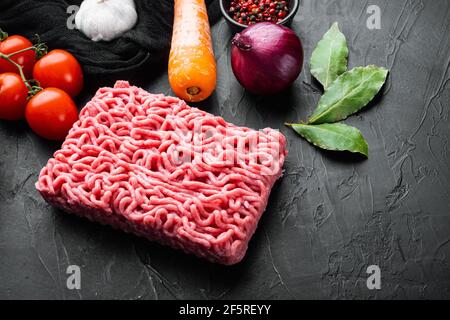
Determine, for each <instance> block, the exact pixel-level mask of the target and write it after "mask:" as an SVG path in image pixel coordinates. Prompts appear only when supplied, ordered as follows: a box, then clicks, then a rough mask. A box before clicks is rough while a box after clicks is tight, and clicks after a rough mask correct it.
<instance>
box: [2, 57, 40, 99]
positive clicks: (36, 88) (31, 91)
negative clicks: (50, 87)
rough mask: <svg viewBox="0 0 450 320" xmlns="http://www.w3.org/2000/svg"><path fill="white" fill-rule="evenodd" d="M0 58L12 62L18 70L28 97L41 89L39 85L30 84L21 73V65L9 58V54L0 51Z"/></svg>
mask: <svg viewBox="0 0 450 320" xmlns="http://www.w3.org/2000/svg"><path fill="white" fill-rule="evenodd" d="M0 59H5V60H6V61H8V62H10V63H11V64H13V65H14V66H15V67H16V68H17V69H18V70H19V75H20V78H22V81H23V83H24V84H25V86H26V87H27V89H28V95H29V97H32V96H34V95H35V94H36V93H38V92H39V91H41V90H42V88H41V87H39V86H32V85H31V84H30V82H29V81H28V80H27V78H26V77H25V74H24V73H23V67H22V66H21V65H20V64H18V63H17V62H15V61H14V60H13V59H11V58H10V54H9V55H8V54H3V53H1V52H0Z"/></svg>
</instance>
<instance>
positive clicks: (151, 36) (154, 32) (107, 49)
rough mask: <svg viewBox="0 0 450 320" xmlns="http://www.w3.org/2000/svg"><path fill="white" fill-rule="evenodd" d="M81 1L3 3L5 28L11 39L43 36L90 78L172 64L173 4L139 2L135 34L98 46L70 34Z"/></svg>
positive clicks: (0, 12) (214, 4) (212, 11)
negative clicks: (73, 13)
mask: <svg viewBox="0 0 450 320" xmlns="http://www.w3.org/2000/svg"><path fill="white" fill-rule="evenodd" d="M81 2H82V1H81V0H78V1H64V0H52V1H50V0H47V1H41V0H1V1H0V28H2V29H3V30H4V31H6V32H8V33H9V34H20V35H24V36H26V37H30V38H33V35H35V34H39V36H40V38H41V40H42V41H43V42H45V43H47V45H48V46H49V49H57V48H58V49H66V50H68V51H69V52H71V53H72V54H74V55H75V56H76V57H77V59H78V60H79V61H80V63H81V64H82V66H83V69H84V72H85V73H86V74H92V75H112V74H118V73H123V72H136V71H138V70H139V69H140V67H141V66H143V65H144V64H145V65H146V66H150V67H151V66H158V65H161V64H162V63H167V58H168V53H169V49H170V39H171V34H172V23H173V0H135V4H136V11H137V13H138V22H137V23H136V25H135V26H134V28H133V29H132V30H129V31H127V32H126V33H124V34H123V35H122V36H121V37H120V38H117V39H115V40H113V41H110V42H94V41H92V40H90V39H89V38H87V37H86V36H85V35H84V34H83V33H82V32H80V31H79V30H76V29H73V30H70V29H69V28H68V27H67V19H68V18H69V16H70V14H69V13H67V8H68V7H69V6H70V5H80V4H81ZM218 2H219V1H218V0H206V3H207V5H208V14H209V19H210V23H211V24H213V23H214V22H216V21H217V20H218V19H219V17H220V10H219V5H218Z"/></svg>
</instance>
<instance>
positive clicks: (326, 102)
mask: <svg viewBox="0 0 450 320" xmlns="http://www.w3.org/2000/svg"><path fill="white" fill-rule="evenodd" d="M388 72H389V71H388V70H387V69H385V68H381V67H377V66H373V65H370V66H367V67H357V68H354V69H352V70H350V71H347V72H345V73H343V74H342V75H340V76H339V77H338V78H337V79H336V80H335V81H334V82H333V83H332V84H331V86H330V87H329V88H328V90H327V91H326V92H325V93H324V94H323V96H322V97H321V98H320V100H319V104H318V106H317V109H316V110H315V111H314V113H313V114H312V116H311V117H310V118H309V120H308V123H309V124H321V123H332V122H337V121H340V120H343V119H346V118H347V117H348V116H349V115H351V114H353V113H355V112H357V111H359V110H360V109H362V108H363V107H365V106H366V105H367V104H368V103H369V102H370V101H371V100H372V99H373V98H374V97H375V96H376V94H377V93H378V92H379V91H380V89H381V88H382V87H383V84H384V82H385V81H386V78H387V75H388Z"/></svg>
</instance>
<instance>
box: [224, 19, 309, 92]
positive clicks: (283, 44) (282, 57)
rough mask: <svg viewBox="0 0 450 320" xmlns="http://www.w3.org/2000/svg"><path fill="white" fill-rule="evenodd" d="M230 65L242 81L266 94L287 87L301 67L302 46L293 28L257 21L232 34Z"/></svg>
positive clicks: (245, 86) (254, 89)
mask: <svg viewBox="0 0 450 320" xmlns="http://www.w3.org/2000/svg"><path fill="white" fill-rule="evenodd" d="M231 66H232V68H233V73H234V75H235V76H236V78H237V79H238V81H239V82H240V83H241V85H242V86H243V87H244V88H246V89H247V90H249V91H250V92H253V93H255V94H261V95H269V94H274V93H278V92H280V91H283V90H284V89H286V88H287V87H289V86H290V85H291V84H292V83H293V82H294V81H295V79H297V77H298V75H299V74H300V72H301V71H302V66H303V48H302V43H301V42H300V39H299V38H298V37H297V35H296V34H295V32H294V31H292V30H291V29H289V28H286V27H284V26H282V25H279V24H275V23H271V22H260V23H256V24H254V25H251V26H249V27H247V28H246V29H244V31H242V32H241V33H238V34H236V35H235V36H234V38H233V40H232V48H231Z"/></svg>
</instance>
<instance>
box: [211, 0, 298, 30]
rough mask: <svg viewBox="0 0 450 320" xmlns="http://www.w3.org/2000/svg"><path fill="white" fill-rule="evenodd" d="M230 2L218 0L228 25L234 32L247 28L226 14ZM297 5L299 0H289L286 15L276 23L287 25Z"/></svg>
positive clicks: (229, 0) (295, 11)
mask: <svg viewBox="0 0 450 320" xmlns="http://www.w3.org/2000/svg"><path fill="white" fill-rule="evenodd" d="M230 2H231V0H220V1H219V4H220V11H222V15H223V16H224V18H225V20H227V23H228V24H229V25H230V27H231V29H233V31H235V32H240V31H242V30H244V29H245V28H247V27H248V26H247V25H245V24H242V23H239V22H237V21H236V20H234V19H233V18H232V17H231V16H230V15H229V14H228V9H229V7H230ZM299 5H300V1H299V0H289V5H288V8H289V12H288V14H287V16H286V17H285V18H284V19H283V20H281V21H280V22H277V23H278V24H282V25H287V26H289V25H290V24H291V22H292V20H293V19H294V16H295V14H296V13H297V11H298V7H299Z"/></svg>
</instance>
